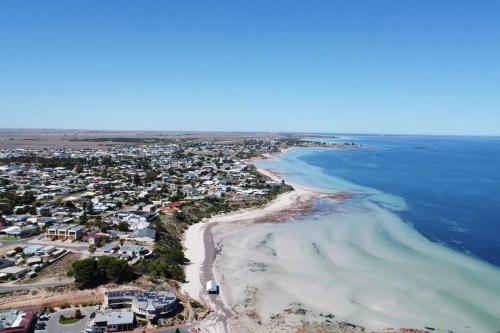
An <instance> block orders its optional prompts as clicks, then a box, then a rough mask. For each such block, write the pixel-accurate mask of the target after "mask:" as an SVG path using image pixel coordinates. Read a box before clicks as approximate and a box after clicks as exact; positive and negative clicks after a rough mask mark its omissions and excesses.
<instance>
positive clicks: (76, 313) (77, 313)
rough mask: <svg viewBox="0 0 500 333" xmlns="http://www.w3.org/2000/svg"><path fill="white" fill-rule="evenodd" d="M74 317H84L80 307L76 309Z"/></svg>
mask: <svg viewBox="0 0 500 333" xmlns="http://www.w3.org/2000/svg"><path fill="white" fill-rule="evenodd" d="M74 318H75V319H82V311H81V310H80V309H76V310H75V314H74Z"/></svg>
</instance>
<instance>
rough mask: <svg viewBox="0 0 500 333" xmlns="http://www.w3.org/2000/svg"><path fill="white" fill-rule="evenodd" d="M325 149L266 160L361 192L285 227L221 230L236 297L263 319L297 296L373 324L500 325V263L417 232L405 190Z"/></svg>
mask: <svg viewBox="0 0 500 333" xmlns="http://www.w3.org/2000/svg"><path fill="white" fill-rule="evenodd" d="M324 153H325V151H324V150H309V149H308V150H304V149H293V150H290V151H289V152H288V153H287V154H286V155H282V156H280V158H279V159H278V160H276V161H272V162H271V161H266V162H262V163H260V166H263V167H267V168H272V169H275V170H277V171H279V172H281V173H282V174H283V175H284V177H285V179H286V180H287V181H289V182H293V183H300V184H303V185H307V186H310V187H315V188H319V189H322V190H328V191H337V190H342V191H349V192H351V193H356V195H355V196H354V197H353V198H351V199H349V200H347V201H345V202H343V203H335V202H329V201H328V200H324V201H322V202H320V203H318V210H317V211H316V212H315V213H313V214H310V215H308V216H305V217H303V218H301V219H295V220H291V221H288V222H285V223H278V224H258V225H245V226H241V227H238V228H235V227H234V226H229V225H227V224H223V225H221V226H220V227H218V228H215V230H214V233H215V237H216V238H217V239H219V240H221V241H222V248H223V251H222V253H221V255H220V256H219V259H218V260H219V263H218V264H219V265H221V267H223V270H224V278H225V280H226V281H227V282H228V285H229V286H230V288H231V294H232V298H233V303H234V304H239V303H241V302H244V301H245V300H247V299H248V290H249V289H251V290H255V291H256V293H255V298H254V299H253V301H254V302H256V303H255V304H256V306H257V309H258V312H259V314H260V316H261V317H262V318H263V320H266V318H270V317H271V316H272V315H273V314H276V313H280V312H282V311H283V310H284V309H286V308H288V307H290V304H291V303H294V302H298V303H301V304H302V305H303V306H304V307H305V308H306V309H309V310H310V313H316V314H319V313H332V314H333V315H335V316H336V317H335V319H337V320H341V321H349V322H352V323H356V324H360V325H363V326H366V327H367V328H369V329H381V328H387V327H413V328H421V329H423V328H424V327H426V326H428V327H434V328H437V329H441V330H453V331H454V332H497V331H499V330H500V316H499V314H500V269H499V268H498V267H496V266H494V265H491V264H489V263H487V262H484V261H482V260H478V259H476V258H475V257H473V256H470V255H467V254H465V253H463V252H459V251H456V250H454V249H452V248H450V247H448V246H444V245H442V244H441V243H439V242H434V241H431V240H429V239H428V238H427V237H425V236H424V235H422V234H421V233H419V232H418V231H417V230H416V229H415V228H414V227H413V226H412V225H411V224H410V223H407V222H405V221H403V219H402V214H403V213H404V212H408V210H409V205H408V202H407V201H405V198H403V197H402V196H399V195H395V194H389V193H386V192H385V191H382V190H380V189H375V188H373V187H368V186H363V185H359V184H356V183H354V182H352V181H348V180H345V178H344V177H342V178H340V177H338V176H335V175H334V174H333V173H328V172H325V171H324V170H325V168H324V167H323V168H322V167H319V166H317V165H314V164H315V163H313V162H311V160H310V159H311V158H312V156H315V155H316V154H324ZM328 153H338V152H331V151H330V152H328ZM340 153H342V154H344V153H346V152H340ZM316 156H317V155H316ZM412 208H413V207H412ZM311 318H312V317H311ZM315 318H317V317H315Z"/></svg>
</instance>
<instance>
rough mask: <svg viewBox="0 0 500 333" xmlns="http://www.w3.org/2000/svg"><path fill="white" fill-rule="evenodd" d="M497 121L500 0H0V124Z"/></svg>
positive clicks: (477, 126)
mask: <svg viewBox="0 0 500 333" xmlns="http://www.w3.org/2000/svg"><path fill="white" fill-rule="evenodd" d="M12 127H14V128H21V127H22V128H82V129H114V130H116V129H123V130H211V131H213V130H244V131H315V132H354V133H360V132H363V133H406V134H416V133H418V134H492V135H500V1H496V0H492V1H482V0H470V1H460V0H453V1H445V0H429V1H426V0H393V1H383V0H366V1H356V0H345V1H334V0H325V1H315V0H304V1H294V0H289V1H275V0H262V1H260V0H249V1H237V0H229V1H205V0H203V1H184V0H182V1H173V0H165V1H163V0H162V1H160V0H158V1H154V0H148V1H139V0H137V1H127V0H93V1H92V0H61V1H48V0H44V1H40V0H33V1H21V0H16V1H14V0H1V1H0V128H12Z"/></svg>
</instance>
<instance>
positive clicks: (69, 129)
mask: <svg viewBox="0 0 500 333" xmlns="http://www.w3.org/2000/svg"><path fill="white" fill-rule="evenodd" d="M15 130H18V131H24V132H29V131H39V132H43V131H54V132H64V131H68V132H78V131H80V132H136V133H140V132H145V133H148V132H149V133H235V134H239V133H244V134H252V133H255V134H304V135H311V134H312V135H315V134H317V135H331V136H334V135H336V136H339V135H366V136H437V137H500V134H434V133H387V132H385V133H384V132H380V133H373V132H324V131H317V132H316V131H264V130H172V129H165V130H157V129H148V130H144V129H97V128H94V129H89V128H56V127H55V128H46V127H0V133H1V132H8V131H15Z"/></svg>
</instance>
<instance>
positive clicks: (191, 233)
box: [182, 152, 347, 333]
mask: <svg viewBox="0 0 500 333" xmlns="http://www.w3.org/2000/svg"><path fill="white" fill-rule="evenodd" d="M282 153H284V152H282ZM269 158H272V156H269ZM258 171H259V172H260V173H261V174H263V175H265V176H267V177H269V178H270V179H272V180H275V181H278V182H281V181H282V178H281V177H280V175H279V174H278V173H276V172H274V171H272V170H266V169H262V168H258ZM291 185H292V186H293V188H294V189H293V190H292V191H290V192H287V193H283V194H280V195H279V196H278V197H277V198H275V199H274V200H273V201H271V202H270V203H268V204H266V205H264V206H261V207H253V208H247V209H242V210H239V211H235V212H232V213H228V214H221V215H217V216H214V217H212V218H210V219H206V220H204V221H202V222H201V223H198V224H195V225H192V226H191V227H190V228H189V229H188V230H187V231H186V233H185V238H184V247H185V249H186V250H185V254H186V257H187V258H189V260H190V264H189V265H187V267H186V269H185V273H186V281H188V282H187V283H185V284H183V285H182V290H183V291H184V292H185V293H187V294H188V295H189V296H190V297H192V298H193V299H196V300H198V301H200V302H202V303H204V304H207V305H209V306H210V307H211V309H212V310H213V311H212V312H211V313H210V314H209V315H208V316H207V317H206V318H204V319H203V320H202V321H200V322H198V323H197V325H198V326H197V328H198V329H199V330H200V331H202V332H213V333H215V332H261V331H263V330H266V331H269V332H270V331H281V330H283V329H284V331H285V332H286V331H288V330H289V329H290V327H289V326H288V324H287V322H290V323H292V324H293V326H294V327H301V328H302V329H304V332H307V331H308V328H307V325H306V326H303V325H301V324H300V316H296V315H295V314H294V313H289V318H280V319H279V320H277V321H276V322H273V323H272V324H271V325H270V326H268V327H266V328H264V327H263V326H262V322H260V321H259V320H258V319H256V318H255V316H253V315H252V313H253V311H254V310H253V309H252V310H251V311H244V312H242V311H238V309H235V306H234V305H235V303H236V302H237V300H236V299H234V298H233V296H232V294H231V288H229V287H228V285H227V282H226V279H225V275H224V270H223V267H222V265H221V264H220V263H219V262H218V254H220V252H221V251H222V244H221V241H220V239H219V238H218V234H219V232H220V230H222V229H223V228H240V227H241V226H243V225H252V224H257V223H277V222H280V221H285V220H289V219H292V218H294V217H299V216H301V215H303V214H305V213H308V212H311V211H312V210H313V209H314V203H315V202H316V201H317V200H318V199H322V198H329V199H332V200H343V199H345V198H346V197H347V194H345V193H338V194H332V193H323V192H319V191H316V190H313V189H309V188H306V187H303V186H299V185H297V184H291ZM211 279H215V280H216V281H217V283H218V285H219V288H220V293H219V295H208V294H207V293H206V292H205V284H206V282H207V281H209V280H211ZM292 317H296V318H295V320H292ZM329 331H331V330H329ZM344 331H345V330H342V329H339V330H338V332H344Z"/></svg>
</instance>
